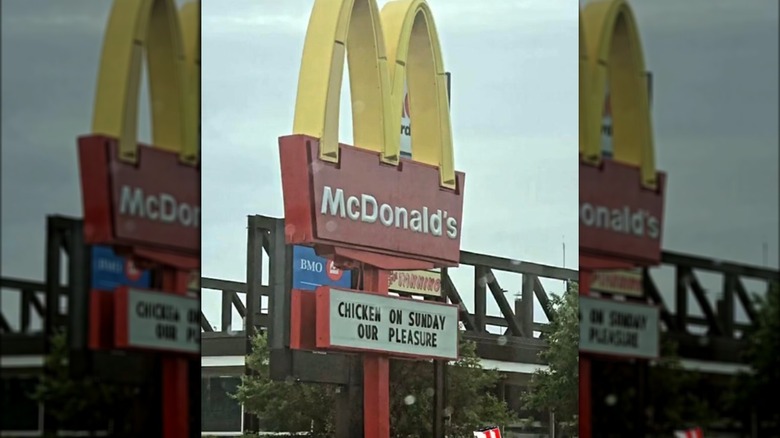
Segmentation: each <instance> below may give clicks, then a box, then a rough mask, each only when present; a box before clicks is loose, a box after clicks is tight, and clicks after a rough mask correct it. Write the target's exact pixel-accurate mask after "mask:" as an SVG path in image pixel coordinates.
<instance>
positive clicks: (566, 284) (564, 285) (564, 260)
mask: <svg viewBox="0 0 780 438" xmlns="http://www.w3.org/2000/svg"><path fill="white" fill-rule="evenodd" d="M562 239H563V241H562V242H561V245H562V246H563V266H562V267H563V268H565V267H566V236H563V237H562ZM567 290H569V282H568V281H567V280H563V292H564V293H566V291H567Z"/></svg>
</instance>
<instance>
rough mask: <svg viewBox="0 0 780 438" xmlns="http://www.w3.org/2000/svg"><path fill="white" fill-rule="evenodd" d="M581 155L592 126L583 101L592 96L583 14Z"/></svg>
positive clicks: (581, 39) (581, 25) (586, 106)
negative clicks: (585, 97)
mask: <svg viewBox="0 0 780 438" xmlns="http://www.w3.org/2000/svg"><path fill="white" fill-rule="evenodd" d="M579 68H580V80H579V82H580V99H579V102H580V153H582V154H583V155H585V153H586V150H585V143H586V141H587V140H586V139H587V136H588V133H587V132H588V131H587V130H588V127H589V126H590V125H591V122H590V118H591V116H590V113H588V105H587V100H586V99H583V98H582V97H583V96H590V91H589V87H588V83H589V80H588V77H589V72H588V49H587V46H586V44H585V25H584V24H583V22H582V14H581V13H580V62H579Z"/></svg>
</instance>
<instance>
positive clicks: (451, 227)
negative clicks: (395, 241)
mask: <svg viewBox="0 0 780 438" xmlns="http://www.w3.org/2000/svg"><path fill="white" fill-rule="evenodd" d="M320 213H321V214H324V215H330V216H339V217H341V218H349V219H350V220H353V221H361V222H366V223H369V224H373V223H375V222H377V220H379V222H380V223H381V224H382V225H384V226H386V227H395V228H401V229H404V230H411V231H413V232H415V233H422V234H430V235H433V236H437V237H439V236H442V235H444V234H446V235H447V237H448V238H450V239H456V238H457V237H458V231H459V230H458V219H457V218H455V217H452V216H450V214H449V212H447V211H446V210H445V211H442V210H440V209H437V210H435V211H432V210H430V209H429V208H428V207H427V206H423V207H422V208H420V209H412V210H410V209H407V208H405V207H399V206H393V205H390V204H382V203H379V202H378V201H377V199H376V198H375V197H373V196H371V195H369V194H366V193H363V194H361V195H360V196H347V197H346V198H345V196H344V190H343V189H339V188H337V189H336V190H333V188H331V187H330V186H324V187H323V189H322V206H321V208H320Z"/></svg>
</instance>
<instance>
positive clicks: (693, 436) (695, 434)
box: [674, 427, 704, 438]
mask: <svg viewBox="0 0 780 438" xmlns="http://www.w3.org/2000/svg"><path fill="white" fill-rule="evenodd" d="M674 437H675V438H704V432H703V431H702V430H701V427H695V428H693V429H687V430H678V431H677V432H675V433H674Z"/></svg>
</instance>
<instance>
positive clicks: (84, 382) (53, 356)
mask: <svg viewBox="0 0 780 438" xmlns="http://www.w3.org/2000/svg"><path fill="white" fill-rule="evenodd" d="M68 354H69V349H68V345H67V337H66V335H65V333H64V332H58V333H56V334H55V335H54V336H52V338H51V352H50V353H49V355H48V356H47V357H46V361H45V365H44V366H45V369H46V372H44V373H43V374H42V375H41V377H40V380H39V383H38V385H37V387H36V389H35V391H34V392H33V393H32V394H30V396H31V398H32V399H33V400H35V401H37V402H39V403H42V404H43V405H44V406H45V407H46V413H47V414H48V415H51V416H52V417H53V418H54V419H55V420H56V421H58V422H59V423H60V424H61V425H63V427H67V426H68V425H78V426H79V428H80V429H81V430H91V431H97V430H101V429H105V428H106V427H107V426H108V427H109V428H110V429H111V430H113V431H114V432H115V433H121V432H127V431H125V430H123V421H121V419H122V417H123V415H124V414H125V411H126V408H127V406H129V405H131V404H132V403H131V400H132V397H133V396H134V389H133V388H128V387H122V386H118V385H111V384H106V383H103V382H100V381H99V380H98V379H96V378H94V377H92V376H86V377H84V378H81V379H73V378H72V377H71V376H70V374H69V372H70V371H69V367H68Z"/></svg>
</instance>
